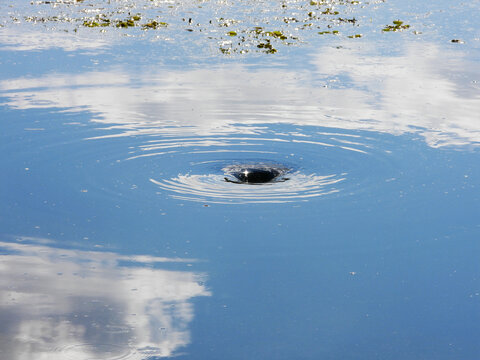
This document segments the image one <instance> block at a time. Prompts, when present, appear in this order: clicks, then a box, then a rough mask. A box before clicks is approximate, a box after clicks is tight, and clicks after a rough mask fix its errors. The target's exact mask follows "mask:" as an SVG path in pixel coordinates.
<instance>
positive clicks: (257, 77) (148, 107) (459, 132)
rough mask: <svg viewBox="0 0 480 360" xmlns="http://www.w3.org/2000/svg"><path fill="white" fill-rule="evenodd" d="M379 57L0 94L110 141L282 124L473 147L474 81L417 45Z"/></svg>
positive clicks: (50, 78)
mask: <svg viewBox="0 0 480 360" xmlns="http://www.w3.org/2000/svg"><path fill="white" fill-rule="evenodd" d="M380 52H381V50H378V51H377V49H376V48H375V47H374V46H373V45H372V46H371V47H367V48H366V47H365V46H364V45H362V47H354V46H346V47H344V48H340V49H338V48H333V47H325V48H322V49H321V50H320V51H318V52H317V54H316V55H314V56H313V59H312V61H311V65H312V68H311V69H309V70H308V71H307V70H296V71H293V70H288V69H284V68H281V67H278V68H250V67H249V66H246V65H232V66H218V67H214V68H209V69H199V68H194V69H189V70H176V69H169V68H160V69H159V68H153V67H146V68H142V69H141V70H140V72H138V73H137V72H131V71H130V70H127V69H125V68H122V67H119V68H114V69H111V70H109V71H98V72H86V73H81V74H78V75H70V74H50V75H45V76H43V77H38V78H16V79H15V78H14V79H8V80H3V81H1V82H0V89H1V90H2V92H3V95H4V96H5V97H6V101H5V102H6V104H7V105H9V106H10V107H12V108H17V109H29V108H54V107H55V108H56V107H59V108H65V109H67V111H78V110H89V111H91V112H92V113H93V114H94V120H95V121H97V122H100V123H102V124H110V125H111V126H112V129H115V130H116V131H114V132H112V136H123V135H140V134H161V135H176V136H178V135H187V134H196V135H198V134H201V135H211V134H225V133H226V134H229V133H230V134H231V133H238V132H243V133H252V132H256V133H258V132H261V131H262V130H261V128H260V129H257V128H256V127H255V124H259V123H261V124H266V123H288V124H295V125H316V126H325V127H334V128H343V129H351V130H354V129H361V130H373V131H379V132H387V133H393V134H400V133H405V132H418V133H419V134H421V135H422V136H423V137H424V138H425V140H426V141H427V143H428V144H429V145H431V146H434V147H436V146H443V145H465V144H476V143H478V142H479V141H480V125H479V123H478V121H476V118H477V116H476V115H477V113H478V108H479V106H480V105H479V104H480V95H479V91H478V83H476V82H475V81H477V80H478V79H480V73H479V71H478V66H475V63H473V62H470V61H469V60H468V58H466V57H465V54H463V53H462V52H461V51H459V50H445V49H444V48H442V49H440V48H439V47H438V46H436V45H434V44H429V43H424V42H417V43H408V44H404V45H403V46H402V47H401V49H399V50H398V51H396V52H395V53H390V55H385V54H381V53H380ZM239 123H241V124H242V126H238V124H239Z"/></svg>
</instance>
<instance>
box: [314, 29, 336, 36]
mask: <svg viewBox="0 0 480 360" xmlns="http://www.w3.org/2000/svg"><path fill="white" fill-rule="evenodd" d="M318 34H319V35H325V34H334V35H337V34H339V31H338V30H332V31H319V32H318Z"/></svg>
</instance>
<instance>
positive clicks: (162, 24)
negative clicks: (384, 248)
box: [142, 20, 168, 29]
mask: <svg viewBox="0 0 480 360" xmlns="http://www.w3.org/2000/svg"><path fill="white" fill-rule="evenodd" d="M167 26H168V24H167V23H166V22H162V21H160V22H158V21H155V20H153V21H150V22H149V23H146V24H143V25H142V28H144V29H158V28H160V27H167Z"/></svg>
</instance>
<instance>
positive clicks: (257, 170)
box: [224, 165, 288, 184]
mask: <svg viewBox="0 0 480 360" xmlns="http://www.w3.org/2000/svg"><path fill="white" fill-rule="evenodd" d="M224 170H226V172H227V174H228V175H230V176H232V177H233V178H235V179H237V180H238V181H235V180H232V179H229V178H225V181H227V182H232V183H236V184H242V183H246V184H264V183H268V182H272V181H273V180H275V179H277V178H278V177H279V176H280V175H283V174H284V173H285V172H286V171H287V169H284V168H275V167H272V166H265V165H257V166H255V165H245V166H240V165H237V166H232V167H230V168H227V169H224ZM285 180H288V179H286V178H283V179H282V180H281V181H285Z"/></svg>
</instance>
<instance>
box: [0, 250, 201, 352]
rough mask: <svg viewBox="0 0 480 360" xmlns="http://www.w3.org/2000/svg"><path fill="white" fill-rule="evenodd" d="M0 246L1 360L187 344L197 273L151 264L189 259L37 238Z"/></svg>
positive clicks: (175, 348) (168, 348)
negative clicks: (117, 251) (73, 246)
mask: <svg viewBox="0 0 480 360" xmlns="http://www.w3.org/2000/svg"><path fill="white" fill-rule="evenodd" d="M0 249H1V251H2V255H0V258H1V261H0V272H1V277H0V279H1V280H0V318H1V323H2V327H1V328H0V334H1V336H0V354H1V356H0V357H1V358H5V359H11V360H17V359H18V360H19V359H35V360H39V359H49V360H55V359H59V360H60V359H61V360H65V359H75V360H84V359H93V358H95V359H100V358H101V359H118V358H122V359H141V358H142V359H143V358H145V357H146V356H147V355H148V356H159V357H167V356H172V355H175V354H176V353H178V351H179V350H180V349H181V348H182V347H184V346H186V345H188V344H189V342H190V335H189V324H190V322H191V321H192V319H193V317H194V312H193V304H192V303H191V301H192V299H193V298H195V297H198V296H209V295H210V292H209V291H208V290H207V289H206V287H205V285H204V283H203V282H204V280H205V278H204V277H205V276H204V275H202V274H199V273H195V272H193V271H172V270H162V269H158V268H157V267H156V266H155V267H154V266H152V265H153V264H155V263H159V262H162V263H165V262H169V263H172V262H173V263H187V262H193V261H194V260H189V259H168V258H156V257H152V256H122V255H118V254H115V253H111V252H95V251H79V250H65V249H57V248H54V247H50V246H46V245H43V244H42V245H38V244H25V243H6V242H0ZM149 265H150V266H149ZM185 265H187V264H185Z"/></svg>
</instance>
